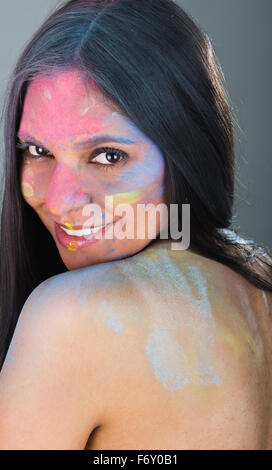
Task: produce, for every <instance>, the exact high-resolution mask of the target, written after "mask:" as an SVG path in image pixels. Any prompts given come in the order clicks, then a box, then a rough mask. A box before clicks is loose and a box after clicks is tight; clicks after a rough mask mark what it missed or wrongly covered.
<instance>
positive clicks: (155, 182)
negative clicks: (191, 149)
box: [18, 69, 167, 270]
mask: <svg viewBox="0 0 272 470" xmlns="http://www.w3.org/2000/svg"><path fill="white" fill-rule="evenodd" d="M103 134H107V135H110V136H112V138H111V139H110V140H109V139H106V140H103V141H102V142H100V143H99V145H93V144H92V143H90V144H88V145H86V146H84V147H83V145H82V143H83V142H85V141H86V140H87V139H90V138H91V137H95V136H97V135H103ZM120 136H121V137H122V138H123V139H126V142H127V140H129V141H132V142H133V143H121V144H120V143H116V142H115V140H116V139H117V138H118V137H120ZM18 138H19V139H20V141H21V142H22V143H24V144H26V145H27V143H29V142H31V143H33V144H35V145H36V147H35V146H34V145H31V146H30V147H28V149H26V150H25V151H24V153H23V164H22V170H21V188H22V194H23V197H24V199H25V200H26V202H27V203H28V204H29V205H30V206H31V207H32V208H33V209H34V211H35V212H36V213H37V214H38V216H39V217H40V219H41V221H42V222H43V224H44V225H45V226H46V228H47V229H48V230H49V232H50V233H51V235H52V237H53V238H54V240H55V243H56V246H57V248H58V251H59V253H60V256H61V258H62V260H63V262H64V264H65V265H66V266H67V268H68V269H69V270H72V269H77V268H82V267H86V266H91V265H94V264H98V263H102V262H106V261H110V260H113V259H118V258H124V257H128V256H130V255H133V254H135V253H137V252H138V251H140V250H142V249H143V248H145V247H146V246H147V245H148V244H149V243H150V242H151V239H150V238H148V232H147V230H146V232H145V234H144V238H143V239H136V233H137V224H138V221H137V213H136V210H137V204H149V203H153V204H155V205H157V204H160V203H162V202H165V203H166V202H167V200H166V196H165V183H164V174H165V163H164V157H163V155H162V153H161V152H160V150H159V148H158V147H157V146H156V145H155V144H154V143H153V142H152V141H151V140H150V139H149V138H148V137H146V136H145V135H144V134H143V133H142V132H141V130H140V129H138V128H137V127H136V126H135V125H134V124H133V123H132V122H131V121H130V120H129V119H128V118H127V117H125V116H124V115H123V114H122V113H120V110H118V108H117V107H116V106H115V105H113V104H112V103H110V102H109V101H107V99H106V98H105V96H104V95H103V94H102V93H101V92H100V91H99V90H98V89H97V87H96V85H95V84H94V83H93V82H92V81H91V80H90V79H88V77H86V76H84V74H82V73H81V72H79V71H77V70H74V69H69V70H62V71H58V72H57V73H55V74H54V75H51V76H41V77H36V79H34V80H33V81H32V82H31V83H30V85H29V87H28V90H27V94H26V97H25V101H24V107H23V113H22V118H21V122H20V126H19V131H18ZM37 145H38V147H39V146H41V147H42V149H40V150H38V147H37ZM100 147H113V148H114V149H117V150H121V151H123V152H125V154H126V158H124V159H122V158H120V157H118V159H119V160H118V161H117V162H116V163H112V159H111V160H110V162H109V160H108V159H107V157H106V153H105V151H103V150H101V153H99V155H97V156H95V157H92V154H93V153H94V151H95V150H96V149H98V148H100ZM37 154H38V155H37ZM39 154H40V155H39ZM110 158H111V157H110ZM105 197H110V201H111V202H112V205H113V209H116V208H117V207H118V205H119V204H129V205H130V208H131V209H130V210H131V213H130V215H129V216H128V217H127V221H128V222H129V220H130V219H131V218H132V217H134V220H135V225H134V233H133V238H132V239H129V238H128V237H125V238H124V239H119V236H118V232H117V233H114V236H113V239H112V240H110V239H107V240H105V239H103V238H101V240H99V241H98V242H97V243H95V244H94V245H91V246H88V247H84V248H81V249H78V248H77V245H76V244H72V245H73V246H72V245H70V246H69V247H68V248H65V247H63V246H62V245H61V244H60V243H59V241H58V239H57V237H56V234H55V228H54V224H55V222H57V223H59V224H62V225H65V226H66V227H67V228H68V229H72V228H73V227H75V226H76V227H83V225H84V224H85V223H86V221H88V220H90V216H91V215H93V216H94V217H93V219H92V222H91V223H90V226H99V225H101V223H102V224H103V223H104V220H105V219H106V217H107V216H108V214H107V212H108V211H107V207H106V201H105ZM94 204H96V205H97V206H98V207H99V208H100V209H101V212H99V211H98V212H95V213H94V214H91V213H90V212H89V213H87V214H88V215H89V217H88V216H85V213H84V209H86V208H87V209H88V208H91V207H92V206H93V205H94ZM101 215H102V220H101V218H100V216H101ZM122 217H123V214H122V213H119V214H118V215H117V216H116V215H115V214H114V215H113V218H112V217H111V218H110V219H107V220H110V221H116V225H117V227H120V226H121V227H122V225H120V224H122V223H123V221H124V219H122ZM147 221H148V217H147V215H146V224H147ZM118 224H119V226H118ZM150 224H151V226H150V230H151V233H152V234H153V235H152V236H153V238H156V236H157V235H158V233H159V217H158V216H157V217H156V219H155V220H154V221H153V222H152V221H151V222H150ZM123 227H124V225H123ZM120 230H122V228H121V229H120ZM124 230H125V228H124ZM41 249H42V247H41Z"/></svg>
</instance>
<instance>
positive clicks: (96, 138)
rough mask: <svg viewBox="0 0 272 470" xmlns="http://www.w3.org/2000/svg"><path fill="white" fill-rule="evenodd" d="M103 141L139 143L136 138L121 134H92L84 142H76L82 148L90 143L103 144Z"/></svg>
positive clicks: (77, 146)
mask: <svg viewBox="0 0 272 470" xmlns="http://www.w3.org/2000/svg"><path fill="white" fill-rule="evenodd" d="M102 142H116V143H118V144H128V145H129V144H136V143H137V142H136V141H135V140H131V139H128V138H126V137H122V136H119V135H109V134H104V135H97V136H92V137H90V138H89V139H87V140H84V142H79V143H78V144H75V147H76V148H77V149H79V150H80V149H84V148H86V147H89V146H90V145H98V144H101V143H102Z"/></svg>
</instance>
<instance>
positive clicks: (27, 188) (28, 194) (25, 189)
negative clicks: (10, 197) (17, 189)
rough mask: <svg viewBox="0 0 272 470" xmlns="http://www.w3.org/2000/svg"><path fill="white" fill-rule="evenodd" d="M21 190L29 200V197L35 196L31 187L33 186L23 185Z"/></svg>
mask: <svg viewBox="0 0 272 470" xmlns="http://www.w3.org/2000/svg"><path fill="white" fill-rule="evenodd" d="M21 188H22V193H23V195H24V197H26V198H29V197H32V196H34V190H33V188H32V186H31V184H29V183H22V185H21Z"/></svg>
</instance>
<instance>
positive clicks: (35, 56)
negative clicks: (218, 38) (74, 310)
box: [0, 0, 272, 365]
mask: <svg viewBox="0 0 272 470" xmlns="http://www.w3.org/2000/svg"><path fill="white" fill-rule="evenodd" d="M71 66H72V67H75V68H77V69H79V70H81V71H83V72H85V73H86V74H87V75H88V76H89V77H91V78H92V79H93V80H94V81H95V82H96V83H97V85H98V86H99V87H100V89H101V90H102V92H103V93H104V94H105V95H106V96H107V97H108V98H109V99H110V100H111V101H112V102H113V103H115V104H117V105H118V106H119V108H121V110H122V111H123V112H124V113H125V114H126V115H127V116H128V117H129V118H130V119H131V120H132V121H133V122H134V123H135V124H136V125H137V126H138V127H139V128H140V129H141V130H142V132H143V133H144V134H145V135H147V136H148V137H149V138H150V139H152V140H153V141H154V142H155V143H156V144H157V145H158V146H159V148H160V149H161V151H162V152H163V154H164V157H165V161H166V166H167V170H168V175H169V183H170V187H171V194H172V200H171V202H172V203H177V204H179V207H180V208H181V205H182V204H183V203H187V204H190V205H191V245H190V248H191V249H193V250H194V251H196V252H198V253H200V254H202V255H203V256H206V257H208V258H211V259H214V260H216V261H219V262H221V263H224V264H226V265H228V266H230V267H231V268H233V269H234V270H235V271H237V272H239V273H241V274H242V275H243V276H244V277H245V278H247V279H248V281H250V282H251V283H253V284H254V285H255V286H257V287H258V288H260V289H265V290H268V291H272V282H271V274H272V261H271V256H270V255H268V253H266V252H265V250H264V249H263V248H261V247H260V246H257V245H256V244H255V243H254V242H253V241H248V240H243V239H241V238H239V236H238V235H237V233H235V231H233V230H232V226H231V224H232V208H233V194H234V168H235V165H234V138H233V118H232V115H231V107H230V103H229V98H228V95H227V93H226V91H225V90H224V88H223V85H222V83H223V74H222V72H221V69H220V66H219V64H218V62H217V59H216V55H215V53H214V50H213V48H212V45H211V42H210V41H209V38H208V37H207V35H206V34H204V33H203V32H202V31H201V30H200V29H199V27H198V26H197V25H196V24H195V23H194V21H193V20H192V19H191V18H190V17H189V16H188V14H186V13H185V11H184V10H183V9H181V8H180V7H179V6H177V5H176V4H175V3H174V2H173V1H172V0H115V1H112V0H104V1H103V0H70V1H68V2H65V3H64V4H62V5H60V6H59V7H58V8H57V9H56V10H55V11H54V12H53V13H52V14H51V15H50V16H49V18H48V19H47V20H46V21H45V22H44V23H43V25H42V26H41V27H40V29H39V30H38V31H37V33H36V34H35V35H34V37H33V38H32V40H31V41H30V42H29V44H28V45H27V46H26V47H25V49H24V51H23V53H22V54H21V56H20V58H19V60H18V62H17V65H16V68H15V70H14V73H13V75H12V77H11V80H10V84H9V88H8V92H7V99H6V105H5V107H4V110H3V112H4V118H5V121H4V122H5V128H4V135H5V155H6V159H5V187H4V194H3V208H2V218H1V271H0V295H1V303H0V309H1V325H0V329H1V342H0V354H1V357H0V365H1V364H2V363H3V361H4V358H5V355H6V352H7V349H8V346H9V343H10V341H11V338H12V335H13V332H14V329H15V326H16V323H17V320H18V316H19V314H20V311H21V309H22V307H23V304H24V302H25V301H26V299H27V297H28V296H29V294H30V293H31V291H32V290H33V289H34V288H35V287H36V286H37V285H38V284H40V283H41V282H42V281H44V280H45V279H47V278H49V277H51V276H53V275H56V274H59V273H61V272H64V271H66V267H65V266H64V264H63V262H62V260H61V258H60V255H59V253H58V251H57V248H56V246H55V243H54V241H53V239H52V237H51V236H50V235H49V233H48V231H47V229H46V228H45V227H44V225H43V224H42V222H41V221H40V219H39V218H38V216H37V214H36V213H35V212H34V211H33V209H32V208H31V207H30V206H29V205H28V204H26V202H25V201H24V199H23V197H22V194H21V190H20V167H21V161H20V159H19V157H18V154H17V152H16V147H15V144H16V134H17V131H18V126H19V123H20V118H21V113H22V107H23V102H24V96H25V93H26V89H27V86H28V83H29V82H30V81H31V80H32V79H33V78H35V77H36V76H37V75H38V74H40V73H49V74H50V73H52V72H53V71H54V70H58V69H59V68H61V69H62V70H63V68H64V67H71ZM41 246H43V250H40V247H41Z"/></svg>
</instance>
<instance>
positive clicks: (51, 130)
mask: <svg viewBox="0 0 272 470" xmlns="http://www.w3.org/2000/svg"><path fill="white" fill-rule="evenodd" d="M88 87H91V88H92V89H94V90H96V87H95V85H94V84H93V83H92V82H91V81H88V82H87V80H84V79H83V77H82V74H80V73H79V72H78V71H76V70H68V71H64V72H61V73H59V74H58V75H53V76H52V77H44V78H43V77H38V78H36V79H35V80H33V81H32V82H31V83H30V85H29V87H28V90H27V93H26V98H25V102H24V110H23V115H22V120H21V126H20V132H22V133H26V134H31V135H35V136H39V137H40V139H42V140H43V141H45V142H48V143H50V145H51V147H52V144H53V145H54V143H56V142H58V144H61V142H63V144H64V143H65V141H67V139H69V140H71V139H72V137H73V136H77V135H81V134H85V133H94V134H95V133H98V132H100V131H101V129H102V125H103V117H101V116H96V117H94V116H92V119H90V116H89V115H88V112H87V108H88V109H90V110H91V109H92V110H93V107H94V102H93V101H92V98H91V95H89V96H88V94H87V89H88ZM96 97H97V93H96ZM33 110H35V115H33Z"/></svg>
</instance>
